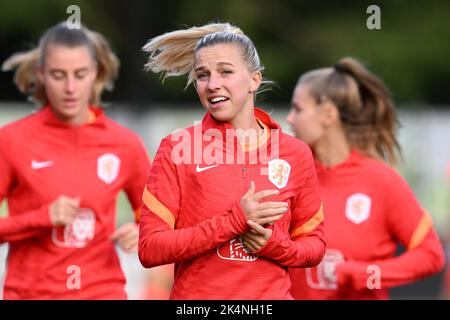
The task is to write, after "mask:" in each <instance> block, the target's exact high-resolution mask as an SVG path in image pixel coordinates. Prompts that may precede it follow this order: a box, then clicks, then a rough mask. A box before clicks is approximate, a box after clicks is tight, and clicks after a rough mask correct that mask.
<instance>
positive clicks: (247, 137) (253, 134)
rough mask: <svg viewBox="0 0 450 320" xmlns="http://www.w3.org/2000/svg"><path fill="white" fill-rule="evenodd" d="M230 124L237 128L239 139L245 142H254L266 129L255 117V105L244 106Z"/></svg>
mask: <svg viewBox="0 0 450 320" xmlns="http://www.w3.org/2000/svg"><path fill="white" fill-rule="evenodd" d="M230 124H231V125H232V126H233V127H234V129H235V130H236V135H237V137H238V140H239V141H241V142H245V143H254V142H256V141H257V139H258V137H259V136H260V135H261V134H262V133H263V131H264V129H263V128H261V126H260V125H259V124H258V121H257V120H256V118H255V113H254V107H253V106H251V107H244V109H243V110H241V111H240V112H239V114H237V115H236V116H235V117H234V119H232V120H231V121H230Z"/></svg>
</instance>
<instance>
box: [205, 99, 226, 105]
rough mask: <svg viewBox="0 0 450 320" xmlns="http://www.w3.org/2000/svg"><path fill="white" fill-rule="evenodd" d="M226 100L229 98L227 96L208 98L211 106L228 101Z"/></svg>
mask: <svg viewBox="0 0 450 320" xmlns="http://www.w3.org/2000/svg"><path fill="white" fill-rule="evenodd" d="M228 100H230V99H229V98H227V97H214V98H210V99H208V101H209V103H211V105H213V106H217V105H219V104H220V103H222V102H225V101H228Z"/></svg>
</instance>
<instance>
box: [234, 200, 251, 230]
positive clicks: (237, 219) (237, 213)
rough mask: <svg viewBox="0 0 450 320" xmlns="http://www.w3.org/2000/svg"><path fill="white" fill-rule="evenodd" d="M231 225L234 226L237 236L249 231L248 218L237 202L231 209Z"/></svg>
mask: <svg viewBox="0 0 450 320" xmlns="http://www.w3.org/2000/svg"><path fill="white" fill-rule="evenodd" d="M231 223H232V224H233V228H234V230H235V233H236V234H241V233H244V232H246V231H247V230H248V229H249V227H248V225H247V219H246V216H245V214H244V212H242V208H241V205H240V204H239V202H235V203H234V205H233V207H232V208H231Z"/></svg>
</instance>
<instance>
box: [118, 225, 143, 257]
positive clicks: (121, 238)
mask: <svg viewBox="0 0 450 320" xmlns="http://www.w3.org/2000/svg"><path fill="white" fill-rule="evenodd" d="M111 240H112V241H115V242H117V243H118V244H119V246H120V247H121V248H122V250H123V251H124V252H126V253H133V252H136V251H137V250H138V243H139V227H138V225H137V224H135V223H134V222H128V223H125V224H124V225H122V226H120V227H119V228H118V229H117V230H116V231H115V232H114V233H113V235H112V236H111Z"/></svg>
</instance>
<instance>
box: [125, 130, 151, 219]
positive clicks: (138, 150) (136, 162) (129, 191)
mask: <svg viewBox="0 0 450 320" xmlns="http://www.w3.org/2000/svg"><path fill="white" fill-rule="evenodd" d="M136 138H137V139H136V143H135V146H134V147H133V148H132V150H131V151H132V152H130V159H129V164H130V168H129V170H130V174H129V177H128V180H127V182H126V184H125V186H124V191H125V193H126V195H127V197H128V200H129V201H130V204H131V207H132V208H133V210H134V218H135V221H136V222H139V221H140V219H141V206H142V190H143V189H144V186H145V183H146V181H147V178H148V174H149V172H150V169H151V159H150V157H149V155H148V153H147V150H146V148H145V145H144V143H143V141H142V140H141V139H140V138H138V137H136Z"/></svg>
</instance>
